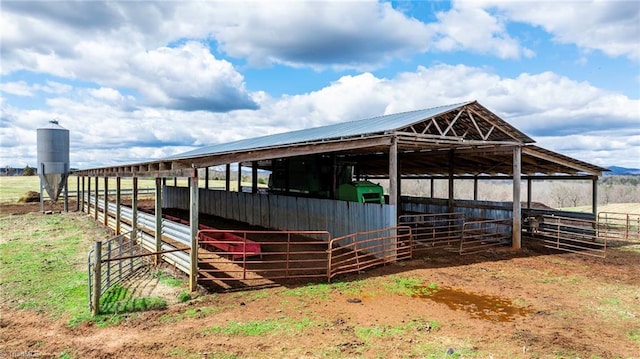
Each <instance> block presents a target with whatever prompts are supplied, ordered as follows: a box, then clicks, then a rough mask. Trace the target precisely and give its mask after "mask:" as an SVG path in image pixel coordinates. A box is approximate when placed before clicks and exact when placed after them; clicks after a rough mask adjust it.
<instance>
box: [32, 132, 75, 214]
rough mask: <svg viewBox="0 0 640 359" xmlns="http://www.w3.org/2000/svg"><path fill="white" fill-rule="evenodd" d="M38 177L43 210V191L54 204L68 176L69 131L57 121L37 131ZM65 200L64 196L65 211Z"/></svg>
mask: <svg viewBox="0 0 640 359" xmlns="http://www.w3.org/2000/svg"><path fill="white" fill-rule="evenodd" d="M37 137H38V176H39V177H40V191H41V193H40V207H41V209H43V208H42V207H43V197H44V193H42V192H43V191H42V190H43V189H44V190H46V191H47V193H48V194H49V198H51V200H53V201H54V202H56V201H57V200H58V197H59V196H60V193H61V192H62V189H63V188H66V184H67V177H68V176H69V130H67V129H66V128H64V127H62V126H60V125H59V124H58V121H55V120H53V121H49V124H48V125H47V126H45V127H43V128H39V129H38V136H37ZM66 204H67V198H66V196H65V210H66V207H67V206H66Z"/></svg>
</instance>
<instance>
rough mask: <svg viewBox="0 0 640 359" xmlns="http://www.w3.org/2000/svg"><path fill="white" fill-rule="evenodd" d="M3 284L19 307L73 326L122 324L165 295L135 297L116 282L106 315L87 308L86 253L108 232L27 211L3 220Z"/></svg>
mask: <svg viewBox="0 0 640 359" xmlns="http://www.w3.org/2000/svg"><path fill="white" fill-rule="evenodd" d="M0 233H3V235H2V240H1V241H0V264H1V265H0V288H1V289H2V293H3V299H4V300H6V301H7V302H9V303H12V304H11V305H12V306H13V307H15V308H18V309H29V310H34V311H38V312H43V313H46V314H47V315H49V316H51V317H52V318H65V319H67V320H68V322H67V323H68V325H70V326H76V325H78V324H80V323H82V322H86V321H93V322H95V323H96V324H97V325H100V326H102V325H110V324H117V323H118V322H120V321H121V320H122V319H123V318H124V317H125V316H126V314H127V313H131V312H136V311H142V310H149V309H161V308H164V307H166V305H167V303H166V301H165V300H164V299H162V298H156V297H146V298H132V297H131V295H130V293H129V291H128V290H127V289H126V288H124V287H121V286H114V287H112V288H110V290H109V291H108V292H107V293H105V295H104V296H103V298H102V300H101V306H100V309H101V312H102V314H101V315H99V316H96V317H92V316H91V314H90V312H89V308H88V297H89V294H88V288H87V251H88V249H89V248H91V245H92V243H93V241H94V240H98V239H105V238H108V234H107V233H106V231H105V230H104V229H103V228H101V227H99V226H97V225H96V224H95V223H93V222H92V221H90V220H88V219H87V218H86V217H84V216H75V215H67V214H54V215H41V214H27V215H22V216H7V217H3V218H0Z"/></svg>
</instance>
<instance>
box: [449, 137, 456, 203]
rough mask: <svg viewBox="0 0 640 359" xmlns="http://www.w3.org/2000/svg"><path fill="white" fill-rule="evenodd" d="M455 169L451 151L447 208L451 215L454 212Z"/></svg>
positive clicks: (451, 151) (450, 151)
mask: <svg viewBox="0 0 640 359" xmlns="http://www.w3.org/2000/svg"><path fill="white" fill-rule="evenodd" d="M454 169H455V164H454V153H453V150H449V201H448V207H449V213H453V212H454V211H455V206H456V203H455V199H454V195H455V191H454V187H453V186H454V182H453V181H454V180H453V172H454Z"/></svg>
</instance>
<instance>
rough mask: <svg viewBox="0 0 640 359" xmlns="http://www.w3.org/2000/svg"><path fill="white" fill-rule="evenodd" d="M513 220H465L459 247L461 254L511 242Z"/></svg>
mask: <svg viewBox="0 0 640 359" xmlns="http://www.w3.org/2000/svg"><path fill="white" fill-rule="evenodd" d="M512 228H513V221H512V220H511V219H491V220H480V221H469V222H465V223H464V225H463V226H462V238H461V240H460V247H459V249H458V251H459V253H460V254H471V253H477V252H480V251H484V250H486V249H487V248H489V247H495V246H500V245H508V244H510V243H511V236H512V233H513V231H512Z"/></svg>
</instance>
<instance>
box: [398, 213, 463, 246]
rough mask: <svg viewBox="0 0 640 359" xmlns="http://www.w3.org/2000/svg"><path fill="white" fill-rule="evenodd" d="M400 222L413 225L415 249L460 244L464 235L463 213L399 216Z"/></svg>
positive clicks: (409, 225)
mask: <svg viewBox="0 0 640 359" xmlns="http://www.w3.org/2000/svg"><path fill="white" fill-rule="evenodd" d="M399 224H400V225H403V226H408V227H411V233H412V235H413V245H414V250H416V251H420V250H427V249H431V248H440V247H452V246H456V247H457V246H458V245H459V243H460V239H461V237H462V226H463V224H464V215H463V214H462V213H441V214H412V215H402V216H400V217H399Z"/></svg>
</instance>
